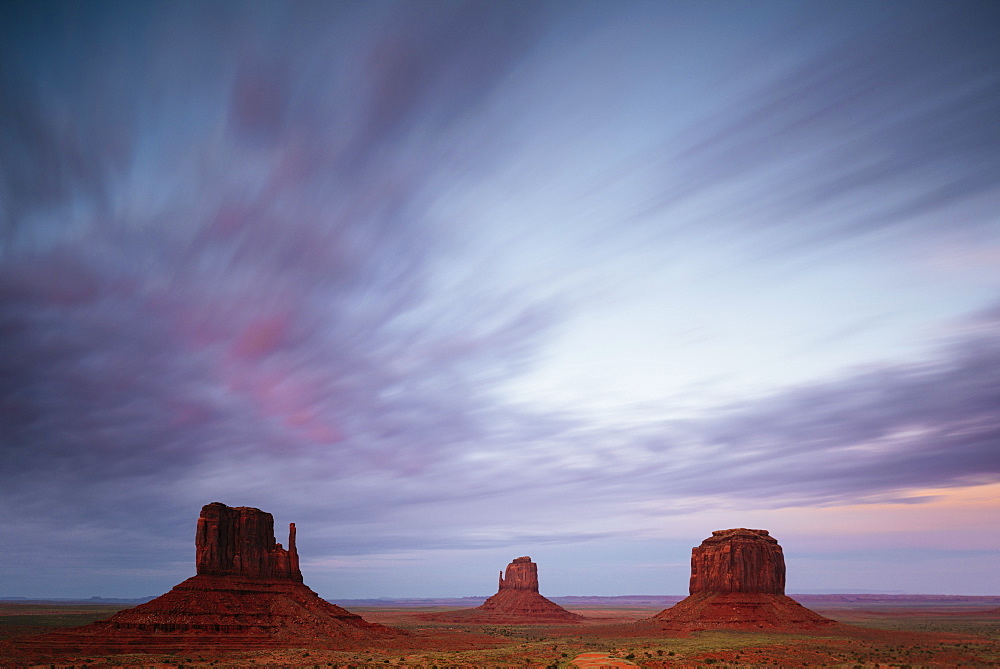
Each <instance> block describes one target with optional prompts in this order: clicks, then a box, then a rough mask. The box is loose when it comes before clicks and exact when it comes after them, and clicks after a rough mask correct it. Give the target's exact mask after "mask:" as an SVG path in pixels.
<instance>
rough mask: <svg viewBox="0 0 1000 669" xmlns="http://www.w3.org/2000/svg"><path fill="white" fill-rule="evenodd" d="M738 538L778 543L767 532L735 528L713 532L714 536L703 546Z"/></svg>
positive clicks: (705, 541) (706, 540)
mask: <svg viewBox="0 0 1000 669" xmlns="http://www.w3.org/2000/svg"><path fill="white" fill-rule="evenodd" d="M736 538H743V539H753V540H763V541H767V542H769V543H772V544H776V543H778V540H777V539H775V538H774V537H772V536H771V535H770V533H769V532H768V531H767V530H751V529H748V528H746V527H734V528H733V529H731V530H715V531H713V532H712V536H710V537H709V538H707V539H705V540H704V541H702V544H714V543H719V542H722V541H728V540H730V539H736Z"/></svg>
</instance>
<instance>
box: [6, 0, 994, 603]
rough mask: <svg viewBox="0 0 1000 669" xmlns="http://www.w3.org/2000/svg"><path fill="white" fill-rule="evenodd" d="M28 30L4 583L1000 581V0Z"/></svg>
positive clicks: (20, 40)
mask: <svg viewBox="0 0 1000 669" xmlns="http://www.w3.org/2000/svg"><path fill="white" fill-rule="evenodd" d="M2 11H3V21H2V22H0V24H2V26H3V28H2V30H3V37H2V40H0V43H2V46H0V63H2V65H0V147H2V151H3V155H4V160H3V164H2V165H0V337H2V340H3V345H2V346H0V370H2V373H0V426H2V429H0V435H2V438H0V449H2V450H0V478H2V480H0V541H2V544H3V546H4V551H3V552H4V558H3V562H2V564H0V574H2V576H3V578H2V582H3V588H2V592H0V595H6V596H53V597H54V596H91V595H95V594H98V595H105V596H142V595H148V594H158V593H160V592H163V591H164V590H166V589H167V588H169V587H170V586H171V585H173V584H174V583H176V582H178V581H179V580H181V579H182V578H184V577H186V576H188V575H190V574H191V573H193V532H194V525H195V519H196V517H197V513H198V510H199V509H200V508H201V506H202V505H204V504H207V503H209V502H212V501H221V502H224V503H226V504H230V505H233V506H240V505H247V506H257V507H259V508H262V509H265V510H267V511H270V512H272V513H273V514H274V515H275V519H276V523H277V525H278V526H279V527H280V526H282V525H283V524H285V523H287V522H296V524H297V526H298V528H299V546H300V551H301V553H302V556H303V571H304V573H305V576H306V582H307V583H309V584H310V585H312V587H313V588H314V589H316V590H317V591H318V592H320V594H323V595H325V596H329V597H374V596H402V597H421V596H428V597H430V596H462V595H475V594H489V593H490V592H491V591H492V590H491V588H492V587H493V579H494V574H495V573H496V571H497V570H498V569H500V568H502V567H503V566H504V565H505V564H506V563H507V562H508V561H509V560H510V559H512V558H513V557H516V556H518V555H531V556H532V557H533V559H534V560H535V561H536V562H538V563H539V566H540V576H541V584H542V592H543V594H550V595H570V594H578V595H585V594H594V595H614V594H631V593H647V594H676V593H683V592H685V590H686V586H687V577H688V560H689V551H690V548H691V547H692V546H695V545H697V544H698V543H700V541H701V540H702V539H703V538H704V537H706V536H708V535H709V534H710V533H711V531H712V530H716V529H723V528H727V527H738V526H749V527H763V528H767V529H769V530H770V531H771V532H772V534H773V535H774V536H776V537H777V538H778V540H779V541H780V542H781V543H782V545H783V546H784V548H785V552H786V557H787V561H788V568H789V574H788V584H789V590H790V591H792V592H796V591H798V592H801V591H806V590H809V591H819V592H822V591H832V590H841V591H843V590H848V591H849V590H856V591H857V590H890V591H903V592H923V593H929V592H933V593H954V594H997V593H998V592H1000V581H998V580H997V579H998V576H997V572H996V569H995V565H996V561H997V558H998V555H1000V543H998V541H1000V540H998V537H1000V532H997V529H998V527H997V525H998V520H997V519H998V518H1000V513H998V511H1000V508H998V502H997V501H996V500H997V499H998V493H1000V411H998V409H997V407H998V406H1000V402H998V400H1000V271H998V270H1000V220H998V217H997V216H998V215H997V211H998V204H1000V185H998V184H1000V131H998V128H1000V124H997V122H996V120H997V118H998V117H1000V93H998V91H1000V86H998V83H1000V82H998V78H1000V75H998V73H1000V47H998V44H997V40H996V39H995V35H996V30H997V27H998V26H1000V13H998V11H997V8H996V6H995V5H994V4H992V3H986V2H984V3H980V2H932V3H919V2H881V3H871V2H836V3H833V2H796V3H793V2H727V3H705V2H671V3H626V2H623V3H586V2H584V3H560V2H553V3H478V2H472V3H453V2H426V3H398V4H397V3H369V2H365V3H351V2H345V3H336V4H334V3H328V4H321V3H273V4H265V3H255V4H227V3H213V4H211V5H210V6H206V5H204V4H203V3H171V4H169V5H164V4H160V3H149V4H145V3H87V4H71V3H55V4H52V3H11V4H8V5H5V7H4V9H3V10H2ZM279 534H280V532H279ZM281 538H282V537H280V536H279V540H280V539H281Z"/></svg>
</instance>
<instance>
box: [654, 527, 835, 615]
mask: <svg viewBox="0 0 1000 669" xmlns="http://www.w3.org/2000/svg"><path fill="white" fill-rule="evenodd" d="M653 620H655V621H657V622H659V623H661V624H663V626H664V627H670V628H673V627H677V628H685V629H692V630H694V629H712V628H759V627H766V628H774V629H778V628H787V629H803V628H805V629H809V628H815V627H819V626H823V625H832V624H835V623H834V621H832V620H829V619H828V618H824V617H823V616H821V615H819V614H818V613H815V612H813V611H810V610H809V609H807V608H806V607H804V606H802V605H801V604H799V603H798V602H796V601H795V600H794V599H791V598H790V597H787V596H786V595H785V557H784V554H783V553H782V551H781V546H779V545H778V542H777V540H776V539H775V538H774V537H772V536H770V534H769V533H768V531H767V530H750V529H746V528H744V527H740V528H736V529H732V530H716V531H715V532H712V536H711V537H709V538H708V539H705V540H704V541H703V542H701V545H700V546H696V547H695V548H692V549H691V585H690V595H689V596H688V597H687V598H685V599H683V600H681V601H680V602H678V603H677V604H675V605H674V606H672V607H670V608H669V609H666V610H664V611H661V612H660V613H658V614H657V615H656V616H654V617H653Z"/></svg>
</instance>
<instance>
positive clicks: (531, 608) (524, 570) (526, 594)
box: [423, 556, 584, 624]
mask: <svg viewBox="0 0 1000 669" xmlns="http://www.w3.org/2000/svg"><path fill="white" fill-rule="evenodd" d="M423 617H425V618H428V619H431V620H440V621H448V622H464V623H507V624H531V623H560V624H566V623H578V622H581V621H582V620H583V619H584V618H583V616H580V615H577V614H575V613H571V612H569V611H567V610H566V609H564V608H563V607H561V606H559V605H558V604H556V603H555V602H553V601H551V600H549V599H546V598H545V597H542V596H541V595H540V594H539V593H538V565H537V564H535V563H534V562H532V561H531V558H530V557H527V556H525V557H519V558H515V559H514V561H513V562H511V563H510V564H509V565H507V571H506V573H504V572H500V584H499V587H498V589H497V594H495V595H493V596H492V597H490V598H489V599H487V600H486V601H485V602H483V604H482V605H481V606H478V607H476V608H474V609H464V610H461V611H450V612H448V613H432V614H427V615H426V616H423Z"/></svg>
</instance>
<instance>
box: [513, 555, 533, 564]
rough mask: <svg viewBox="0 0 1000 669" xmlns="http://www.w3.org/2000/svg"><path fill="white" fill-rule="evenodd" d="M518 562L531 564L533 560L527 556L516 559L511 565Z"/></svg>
mask: <svg viewBox="0 0 1000 669" xmlns="http://www.w3.org/2000/svg"><path fill="white" fill-rule="evenodd" d="M517 562H531V558H530V557H528V556H527V555H525V556H524V557H519V558H514V560H513V561H512V562H511V564H515V563H517Z"/></svg>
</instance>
